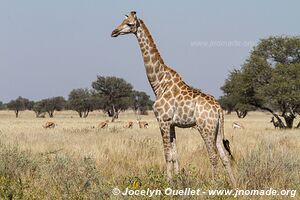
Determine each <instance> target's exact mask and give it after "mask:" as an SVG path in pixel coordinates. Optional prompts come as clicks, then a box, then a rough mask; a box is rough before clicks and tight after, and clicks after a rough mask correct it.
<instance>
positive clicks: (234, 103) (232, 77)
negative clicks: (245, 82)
mask: <svg viewBox="0 0 300 200" xmlns="http://www.w3.org/2000/svg"><path fill="white" fill-rule="evenodd" d="M241 81H242V76H241V72H240V71H239V70H236V69H235V70H233V71H232V72H230V74H229V77H228V78H227V79H226V80H225V84H224V85H223V86H222V87H221V90H223V92H224V94H225V95H224V96H222V97H221V98H220V99H219V102H220V104H221V106H222V108H223V109H225V110H226V111H227V113H228V114H230V113H231V112H233V111H235V112H236V114H237V116H238V117H239V118H245V117H246V115H247V114H248V112H249V111H252V110H255V107H254V106H251V105H249V104H247V103H243V101H242V99H241V97H240V95H239V93H238V91H239V90H240V86H239V84H238V83H240V82H241Z"/></svg>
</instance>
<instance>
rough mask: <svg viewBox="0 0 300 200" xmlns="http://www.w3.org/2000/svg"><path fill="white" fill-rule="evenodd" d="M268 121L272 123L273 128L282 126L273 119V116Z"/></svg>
mask: <svg viewBox="0 0 300 200" xmlns="http://www.w3.org/2000/svg"><path fill="white" fill-rule="evenodd" d="M270 123H273V125H274V127H275V129H277V128H282V127H281V126H280V122H279V121H275V119H274V117H272V120H271V121H270Z"/></svg>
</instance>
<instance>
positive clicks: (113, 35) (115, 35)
mask: <svg viewBox="0 0 300 200" xmlns="http://www.w3.org/2000/svg"><path fill="white" fill-rule="evenodd" d="M118 35H120V31H119V30H118V29H115V30H113V32H112V33H111V37H117V36H118Z"/></svg>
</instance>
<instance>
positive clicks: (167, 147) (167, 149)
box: [160, 122, 173, 180]
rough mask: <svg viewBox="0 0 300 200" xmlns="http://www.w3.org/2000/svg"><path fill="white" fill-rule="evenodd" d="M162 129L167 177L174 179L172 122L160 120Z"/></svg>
mask: <svg viewBox="0 0 300 200" xmlns="http://www.w3.org/2000/svg"><path fill="white" fill-rule="evenodd" d="M160 131H161V136H162V140H163V147H164V154H165V159H166V164H167V178H168V180H171V179H172V171H173V160H172V154H173V153H172V145H171V137H170V123H168V122H160Z"/></svg>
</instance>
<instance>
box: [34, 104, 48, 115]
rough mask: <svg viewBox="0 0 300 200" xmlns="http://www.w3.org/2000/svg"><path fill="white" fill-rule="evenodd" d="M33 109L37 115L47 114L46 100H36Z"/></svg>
mask: <svg viewBox="0 0 300 200" xmlns="http://www.w3.org/2000/svg"><path fill="white" fill-rule="evenodd" d="M32 110H33V111H34V113H35V116H36V117H41V116H42V115H43V116H45V113H46V110H45V102H44V101H38V102H35V103H34V105H33V108H32Z"/></svg>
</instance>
